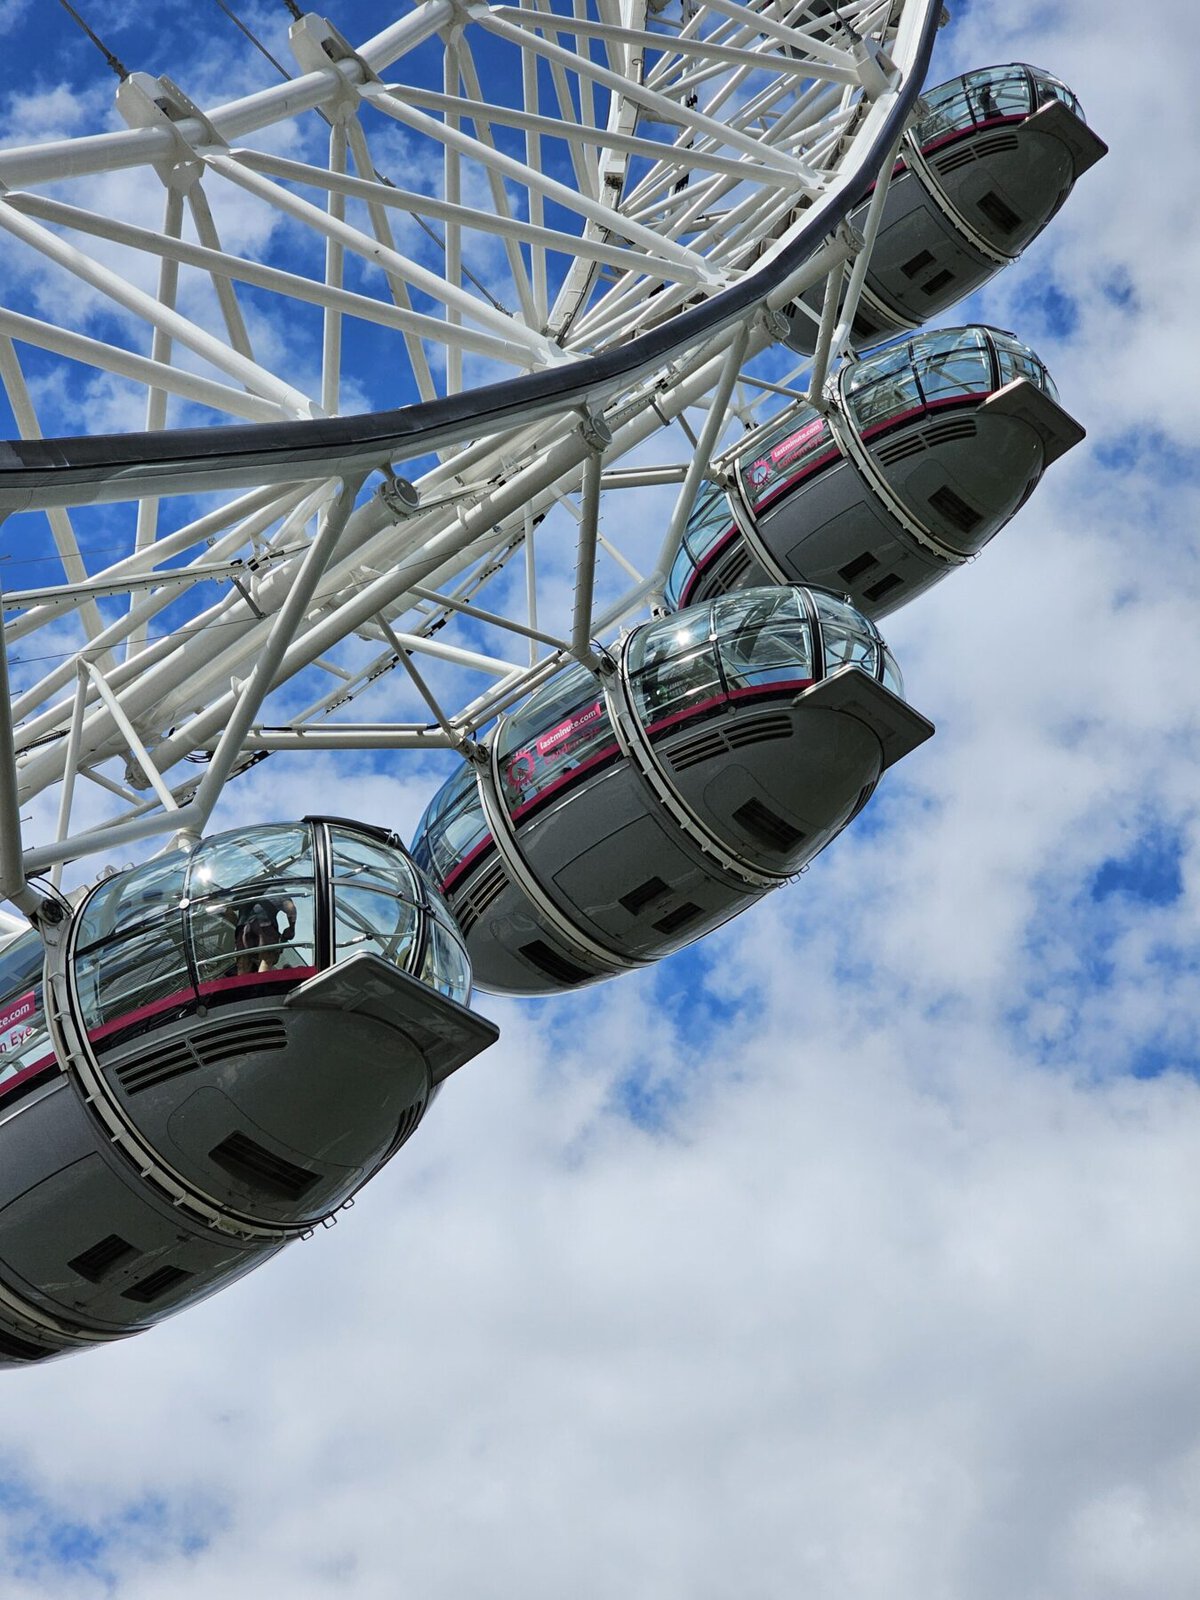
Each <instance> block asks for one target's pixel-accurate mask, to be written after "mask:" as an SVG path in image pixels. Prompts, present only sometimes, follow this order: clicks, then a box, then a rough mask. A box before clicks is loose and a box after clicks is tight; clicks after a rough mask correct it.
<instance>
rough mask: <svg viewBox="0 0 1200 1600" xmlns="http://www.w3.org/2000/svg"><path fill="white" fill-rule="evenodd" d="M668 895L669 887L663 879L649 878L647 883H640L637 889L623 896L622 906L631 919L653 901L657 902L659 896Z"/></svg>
mask: <svg viewBox="0 0 1200 1600" xmlns="http://www.w3.org/2000/svg"><path fill="white" fill-rule="evenodd" d="M666 893H667V885H666V884H665V883H664V882H663V881H662V879H661V878H647V879H646V881H645V883H639V884H638V886H637V888H636V889H631V890H630V891H629V893H628V894H623V895H622V896H621V904H622V905H623V906H624V907H625V909H626V911H628V913H629V915H630V916H631V917H636V916H637V914H638V912H639V911H643V910H645V908H646V907H647V906H648V905H649V904H650V902H651V901H652V900H657V899H658V897H659V895H662V894H666Z"/></svg>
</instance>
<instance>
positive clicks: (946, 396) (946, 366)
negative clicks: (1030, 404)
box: [839, 327, 1054, 434]
mask: <svg viewBox="0 0 1200 1600" xmlns="http://www.w3.org/2000/svg"><path fill="white" fill-rule="evenodd" d="M1001 350H1003V351H1005V352H1006V355H1005V357H1004V360H1005V361H1007V363H1008V365H1007V368H1005V367H1004V366H1003V365H1002V362H1001V356H1000V352H1001ZM1018 363H1023V364H1024V367H1023V369H1022V370H1024V368H1028V374H1029V375H1030V376H1032V377H1033V378H1034V381H1035V382H1037V383H1038V385H1039V387H1041V388H1044V389H1045V390H1046V392H1047V393H1048V394H1050V395H1051V397H1052V398H1053V397H1054V388H1053V385H1052V384H1051V383H1050V379H1049V376H1048V375H1047V373H1046V369H1045V367H1044V366H1043V365H1042V363H1041V362H1040V361H1039V360H1038V358H1037V357H1036V356H1035V355H1034V354H1033V352H1032V351H1031V350H1029V349H1027V348H1026V346H1025V345H1023V344H1021V343H1020V342H1019V341H1018V340H1016V339H1014V338H1013V337H1012V335H1011V334H1006V333H1001V332H999V331H998V330H996V329H992V328H985V327H969V328H941V329H937V330H935V331H934V332H931V333H922V334H918V335H916V337H914V338H905V339H903V340H900V341H898V342H896V343H893V344H890V345H885V346H883V348H882V349H880V350H876V351H874V352H873V353H872V354H871V355H869V356H865V357H864V358H863V359H862V360H861V361H854V362H851V363H850V364H849V365H848V366H847V367H845V368H843V370H842V373H841V375H840V378H839V386H840V392H841V398H842V403H843V405H844V407H845V408H846V411H847V413H848V415H849V417H850V419H851V421H852V422H853V423H854V424H855V426H856V427H857V428H858V431H859V433H860V434H867V433H869V432H873V431H878V430H879V429H880V428H881V427H883V426H885V425H886V424H888V423H894V422H897V421H899V420H901V419H903V418H905V417H907V416H909V415H910V414H913V413H916V412H918V411H921V410H923V409H924V408H925V407H926V406H933V405H938V404H939V403H941V402H944V401H946V400H959V399H966V398H970V397H971V396H974V395H978V396H980V397H983V396H986V395H988V394H990V393H992V392H993V391H994V390H995V389H997V388H999V387H1000V385H1001V384H1002V383H1006V382H1007V381H1008V376H1006V375H1005V374H1006V372H1007V373H1008V374H1009V375H1012V374H1013V373H1015V371H1016V366H1017V364H1018Z"/></svg>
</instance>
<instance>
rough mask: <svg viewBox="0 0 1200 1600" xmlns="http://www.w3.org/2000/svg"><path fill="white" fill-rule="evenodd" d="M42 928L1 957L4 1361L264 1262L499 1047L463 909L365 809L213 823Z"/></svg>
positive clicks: (86, 1336)
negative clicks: (475, 989)
mask: <svg viewBox="0 0 1200 1600" xmlns="http://www.w3.org/2000/svg"><path fill="white" fill-rule="evenodd" d="M45 933H46V946H45V949H43V944H42V940H41V938H39V935H38V934H37V933H36V932H30V933H28V934H24V935H21V936H19V937H18V938H17V939H16V940H14V941H12V942H10V943H9V944H8V945H6V946H5V947H4V948H3V949H2V950H0V1364H3V1365H14V1364H21V1363H27V1362H30V1361H37V1360H39V1359H41V1358H43V1357H46V1356H52V1355H57V1354H64V1353H66V1352H68V1351H71V1350H78V1349H82V1348H86V1347H88V1346H90V1345H94V1344H99V1343H103V1342H106V1341H108V1340H112V1339H117V1338H121V1337H123V1336H125V1335H127V1334H130V1333H136V1332H138V1331H139V1330H141V1329H143V1328H146V1327H149V1326H150V1325H151V1324H153V1323H155V1322H158V1321H159V1320H161V1318H163V1317H164V1316H166V1315H168V1314H169V1313H171V1312H174V1311H178V1310H180V1309H181V1308H182V1307H184V1306H186V1305H189V1304H191V1303H192V1302H193V1301H195V1300H198V1299H201V1298H202V1297H204V1296H206V1295H208V1294H211V1293H212V1292H213V1291H214V1290H216V1289H219V1288H221V1287H223V1286H224V1285H225V1284H227V1283H229V1282H231V1281H232V1280H233V1279H234V1278H237V1277H239V1276H241V1274H242V1273H244V1272H246V1271H248V1270H249V1269H250V1268H252V1267H255V1266H258V1265H259V1264H260V1263H261V1262H262V1261H263V1260H265V1259H266V1257H267V1256H269V1255H272V1254H273V1253H274V1252H275V1251H277V1250H278V1249H279V1248H280V1247H281V1246H282V1245H284V1244H286V1243H287V1242H288V1241H289V1240H291V1239H294V1238H295V1237H297V1235H300V1234H303V1233H305V1232H307V1231H308V1230H310V1229H311V1228H312V1227H313V1226H314V1225H315V1224H316V1223H318V1222H321V1221H323V1220H325V1219H327V1218H328V1217H330V1216H331V1215H332V1214H333V1213H334V1212H336V1211H337V1210H338V1208H339V1207H341V1206H343V1205H345V1204H346V1203H347V1201H348V1200H349V1199H350V1197H351V1196H352V1195H353V1194H354V1192H355V1191H356V1190H357V1189H359V1188H360V1187H361V1186H362V1184H363V1183H365V1182H366V1181H367V1179H368V1178H370V1177H371V1176H372V1175H373V1174H374V1173H375V1172H377V1171H378V1170H379V1168H380V1167H381V1166H382V1165H383V1164H384V1162H385V1161H387V1160H388V1159H389V1158H390V1157H391V1156H393V1155H394V1154H395V1152H396V1151H397V1150H398V1149H399V1148H400V1146H401V1145H402V1144H403V1143H404V1141H405V1140H406V1139H407V1138H408V1137H409V1135H410V1134H411V1133H412V1132H413V1130H414V1129H415V1128H416V1126H417V1125H418V1123H419V1122H420V1120H421V1118H422V1116H423V1115H424V1113H425V1110H426V1107H427V1106H428V1104H429V1102H430V1100H431V1099H432V1097H433V1095H434V1094H435V1093H436V1092H437V1089H438V1086H439V1085H440V1083H441V1082H442V1080H443V1079H444V1078H445V1077H446V1076H447V1075H448V1074H449V1073H451V1072H453V1071H454V1070H455V1068H456V1067H459V1066H461V1065H462V1064H463V1062H465V1061H467V1060H469V1059H470V1058H471V1057H472V1056H474V1055H476V1054H477V1053H478V1052H479V1051H480V1050H482V1049H484V1048H485V1047H486V1046H487V1045H489V1044H491V1043H492V1041H493V1040H494V1039H495V1037H496V1030H495V1028H494V1027H493V1026H492V1025H491V1023H489V1022H485V1021H484V1020H483V1019H482V1018H481V1017H478V1016H476V1015H475V1013H474V1012H472V1011H469V1010H467V1008H466V1005H465V1001H466V1000H467V998H468V994H469V989H470V967H469V965H468V961H467V956H466V952H465V951H464V949H463V945H462V941H461V937H460V935H459V933H458V930H457V927H456V926H455V924H454V921H453V919H452V918H451V916H450V913H449V911H448V910H447V908H446V906H445V904H444V903H443V902H442V900H441V899H440V897H439V896H438V894H437V893H436V891H435V890H434V889H433V888H432V887H431V886H430V885H429V884H428V882H427V881H426V880H425V878H424V877H423V875H422V874H421V873H420V872H419V871H418V870H417V869H415V868H414V866H413V863H412V861H411V860H410V858H409V857H408V855H407V853H406V852H405V851H404V850H403V849H401V848H400V847H399V846H398V844H397V843H396V841H395V840H394V839H393V838H392V837H391V836H390V835H388V834H387V833H385V832H383V831H382V830H380V829H373V828H370V827H365V826H362V825H359V824H357V823H350V822H343V821H340V820H332V819H325V820H313V819H309V820H307V821H305V822H302V823H297V824H281V825H272V826H268V827H259V828H253V829H250V830H246V831H240V832H237V833H226V834H220V835H217V836H215V837H214V838H211V839H209V840H207V841H206V842H205V843H203V844H202V845H200V846H199V847H198V848H197V849H196V850H194V851H192V852H190V853H189V852H185V851H178V852H173V853H171V854H169V855H165V856H160V857H158V858H157V859H155V860H154V861H151V862H150V863H149V864H148V865H146V866H142V867H138V868H136V869H133V870H131V871H128V872H123V873H119V874H117V875H115V876H113V877H109V878H106V879H104V880H103V881H102V882H101V883H100V884H99V885H97V886H96V887H95V888H93V889H92V890H91V892H90V893H89V894H88V895H87V897H86V898H85V899H84V900H83V901H82V902H81V903H80V904H79V905H78V906H77V907H76V908H75V909H74V911H73V912H72V913H71V914H70V915H69V917H66V918H65V919H64V920H63V921H62V922H61V923H60V924H58V925H57V926H47V927H46V929H45ZM43 957H44V958H45V970H44V972H43ZM48 997H49V1003H48Z"/></svg>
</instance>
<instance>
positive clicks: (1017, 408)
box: [666, 326, 1083, 616]
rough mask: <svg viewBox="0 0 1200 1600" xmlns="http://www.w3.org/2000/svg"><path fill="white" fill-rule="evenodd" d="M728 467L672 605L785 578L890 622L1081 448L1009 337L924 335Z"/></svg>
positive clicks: (707, 494) (671, 586) (873, 357)
mask: <svg viewBox="0 0 1200 1600" xmlns="http://www.w3.org/2000/svg"><path fill="white" fill-rule="evenodd" d="M830 401H831V404H830V405H829V407H828V408H827V411H826V412H824V413H822V412H821V411H818V410H817V409H816V408H815V407H813V406H809V405H800V406H796V407H794V408H792V409H790V410H789V411H787V412H786V413H785V414H784V415H783V416H782V417H780V418H778V419H777V420H776V421H774V422H772V423H769V424H767V425H766V426H764V427H763V428H762V429H760V430H759V431H758V432H757V433H756V434H754V435H753V436H752V437H751V438H750V439H748V440H745V441H741V442H739V444H738V446H737V447H736V451H735V452H734V453H733V454H732V455H731V456H729V457H728V458H724V461H723V468H722V476H724V477H728V478H731V479H732V482H731V483H730V485H729V487H728V488H726V487H723V486H719V485H717V484H710V485H708V486H707V487H706V488H705V490H704V491H703V492H702V493H701V495H700V496H699V498H698V499H697V502H696V505H695V507H694V510H693V513H692V516H691V518H690V519H689V522H688V525H687V527H686V529H685V531H684V535H683V540H682V543H681V546H680V549H679V552H678V554H677V556H676V559H675V562H674V563H673V566H672V569H671V572H670V575H669V577H668V582H667V587H666V598H667V602H668V604H670V605H672V606H683V605H688V604H690V603H692V602H693V601H696V600H701V599H704V598H706V597H707V596H709V595H711V594H715V593H723V592H725V591H727V590H729V589H732V588H736V587H737V586H739V585H741V584H745V583H750V584H752V583H755V582H761V581H762V580H763V578H764V577H765V576H766V577H771V578H773V579H775V580H776V581H778V582H797V581H803V582H807V583H812V584H819V585H821V586H823V587H827V588H830V589H832V590H834V591H837V592H841V593H845V594H847V595H849V597H850V598H851V599H852V600H853V602H854V604H855V605H856V606H857V607H859V609H860V610H862V611H864V612H867V613H869V614H871V615H874V616H882V615H884V614H885V613H886V612H888V611H891V610H894V609H895V608H896V607H897V606H899V605H901V604H903V603H904V602H905V601H906V600H908V599H910V598H912V596H913V595H915V594H917V593H920V592H921V591H922V590H923V589H926V588H928V587H929V586H930V584H932V583H935V582H936V581H937V580H938V579H939V578H941V577H943V576H944V575H945V574H946V573H947V572H949V571H951V570H953V568H954V567H955V566H957V565H960V564H961V563H962V562H963V561H965V560H966V559H968V558H969V557H970V556H972V555H974V554H975V553H976V552H977V551H978V550H980V549H981V548H982V547H983V545H985V544H986V543H987V541H988V540H989V539H991V538H992V537H993V536H994V535H995V534H996V533H997V532H998V531H999V529H1000V528H1001V527H1003V525H1004V524H1005V522H1007V521H1008V519H1009V518H1010V517H1011V516H1012V515H1013V513H1014V512H1015V511H1016V510H1017V509H1018V507H1020V506H1021V505H1022V504H1023V503H1024V501H1025V500H1026V499H1027V498H1028V496H1029V494H1030V493H1031V492H1032V490H1033V489H1034V487H1035V486H1036V484H1037V482H1038V480H1039V478H1040V477H1041V474H1042V472H1043V470H1044V468H1045V467H1046V465H1047V464H1049V463H1050V462H1051V461H1053V460H1055V459H1057V457H1058V456H1059V455H1061V454H1062V453H1063V452H1064V451H1065V450H1067V449H1069V448H1070V447H1071V446H1072V445H1073V444H1075V443H1077V442H1078V440H1079V439H1081V438H1082V437H1083V430H1082V429H1081V428H1080V427H1079V425H1078V423H1076V422H1075V420H1074V419H1073V418H1072V417H1070V416H1069V415H1068V414H1067V412H1066V411H1065V410H1064V409H1063V407H1062V405H1061V403H1060V402H1059V399H1058V391H1057V389H1056V388H1055V385H1054V382H1053V380H1052V379H1051V377H1050V374H1049V373H1048V371H1047V370H1046V367H1045V364H1044V363H1043V362H1042V361H1041V359H1040V358H1039V357H1038V356H1037V355H1036V354H1035V353H1034V352H1033V351H1032V350H1031V349H1029V347H1028V346H1027V345H1024V344H1022V343H1021V341H1020V340H1019V339H1017V338H1015V337H1014V336H1013V335H1012V334H1010V333H1006V332H1004V331H1003V330H1001V329H998V328H988V327H982V326H971V327H965V328H948V329H939V330H934V331H930V332H928V333H921V334H916V335H914V336H912V337H906V338H904V339H900V340H896V341H893V342H892V343H890V344H886V345H882V346H880V347H879V348H878V349H876V350H874V351H871V352H870V353H869V354H867V355H866V356H864V357H863V358H862V359H861V360H858V361H853V362H847V363H845V364H844V365H843V366H842V368H841V369H840V371H839V373H838V376H837V379H836V381H835V383H834V384H833V385H832V386H831V390H830Z"/></svg>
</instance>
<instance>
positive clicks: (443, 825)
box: [412, 761, 488, 883]
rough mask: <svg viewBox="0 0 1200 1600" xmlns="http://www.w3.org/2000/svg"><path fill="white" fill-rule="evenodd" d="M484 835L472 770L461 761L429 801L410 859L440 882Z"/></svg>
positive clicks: (483, 825)
mask: <svg viewBox="0 0 1200 1600" xmlns="http://www.w3.org/2000/svg"><path fill="white" fill-rule="evenodd" d="M487 835H488V826H487V820H486V818H485V817H484V814H483V805H482V803H481V802H480V799H479V786H478V784H477V783H476V782H475V769H474V768H473V767H472V766H471V765H470V763H469V762H466V761H463V762H461V763H460V764H459V766H458V768H457V770H456V771H455V772H454V774H453V776H452V777H450V778H448V779H447V780H446V782H445V783H444V784H443V785H442V787H441V788H440V789H439V790H438V792H437V794H435V795H434V797H433V799H432V800H431V801H430V803H429V806H428V808H427V810H426V812H425V815H424V817H422V819H421V824H420V827H419V828H418V829H417V837H416V840H415V842H414V844H413V848H412V855H413V860H414V861H415V862H416V864H417V866H418V867H420V868H422V869H423V870H424V871H426V872H429V873H432V875H433V876H434V877H435V878H437V879H438V881H439V882H441V883H444V882H445V881H446V879H447V878H448V877H449V876H450V874H451V873H452V872H453V871H454V868H455V867H456V866H457V865H458V863H459V862H460V861H463V860H465V859H466V857H467V856H469V855H470V854H471V852H472V850H474V849H475V848H476V847H477V846H478V845H480V844H482V842H483V840H484V839H486V838H487Z"/></svg>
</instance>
